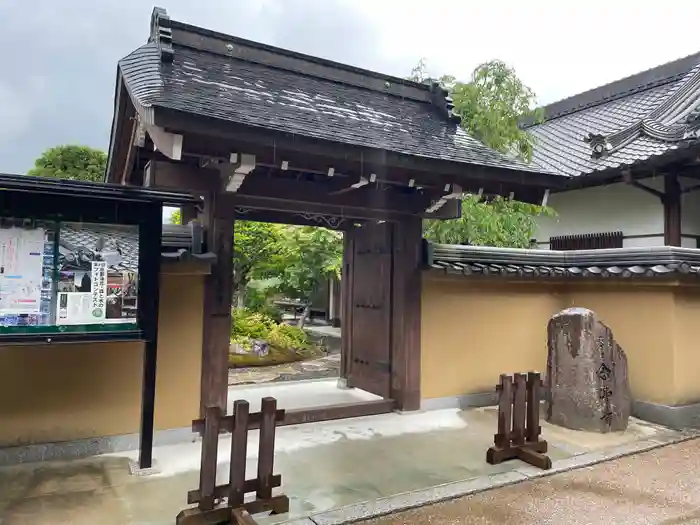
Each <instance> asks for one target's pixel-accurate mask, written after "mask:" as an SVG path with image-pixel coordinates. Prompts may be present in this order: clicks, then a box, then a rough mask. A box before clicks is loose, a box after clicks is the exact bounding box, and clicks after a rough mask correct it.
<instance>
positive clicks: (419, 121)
mask: <svg viewBox="0 0 700 525" xmlns="http://www.w3.org/2000/svg"><path fill="white" fill-rule="evenodd" d="M155 16H161V17H163V16H165V15H163V14H162V13H160V15H158V14H157V13H156V15H155ZM167 23H168V25H169V27H172V35H173V36H172V39H169V38H168V39H166V40H167V43H166V44H164V43H163V42H162V41H161V42H159V38H161V37H158V36H157V34H156V36H152V38H151V41H150V42H149V43H148V44H145V45H144V46H142V47H140V48H138V49H137V50H135V51H134V52H132V53H131V54H130V55H128V56H127V57H125V58H124V59H122V60H121V61H120V62H119V69H120V72H121V74H122V77H123V79H124V82H125V85H126V87H127V90H128V91H129V93H130V94H131V97H132V99H133V100H134V102H135V104H136V106H137V108H138V107H140V108H142V109H143V108H158V107H161V108H167V109H171V110H176V111H181V112H186V113H190V114H196V115H200V116H205V117H210V118H215V119H220V120H222V121H226V122H231V123H235V124H242V125H248V126H254V127H258V128H266V129H271V130H275V131H280V132H286V133H292V134H294V135H299V136H303V137H309V138H314V139H321V140H328V141H333V142H340V143H344V144H349V145H354V146H360V147H367V148H376V149H382V150H386V151H390V152H395V153H399V154H405V155H412V156H419V157H424V158H431V159H438V160H445V161H452V162H457V163H464V164H472V165H478V166H488V167H494V168H501V169H507V170H517V171H529V172H543V171H545V172H546V170H542V169H541V168H540V167H539V166H536V165H528V164H526V163H524V162H522V161H520V160H518V159H515V158H513V157H510V156H508V155H504V154H501V153H499V152H496V151H494V150H492V149H490V148H488V147H486V146H485V145H484V144H482V143H481V142H479V141H478V140H476V139H474V138H472V137H471V136H469V134H467V133H466V132H465V131H464V130H463V129H462V128H461V127H460V126H459V124H458V122H457V121H456V120H457V119H455V118H453V116H452V115H451V102H450V100H449V99H448V98H446V97H445V95H444V94H441V93H439V92H438V91H439V90H438V91H436V89H437V88H435V87H434V86H433V87H431V86H428V85H424V84H418V83H413V82H409V81H406V80H403V79H399V78H393V77H388V76H386V75H381V74H379V73H373V72H369V71H363V70H358V69H357V68H352V67H351V66H345V65H342V64H336V63H333V62H330V61H324V60H321V59H317V58H315V57H305V56H303V55H298V54H293V55H294V57H293V60H295V61H296V62H295V64H296V65H295V67H293V68H290V67H287V66H285V65H284V64H282V62H284V60H278V61H277V62H276V61H275V57H276V56H279V57H283V58H284V59H285V60H288V61H289V60H292V59H291V58H289V57H290V56H292V52H289V51H286V50H282V49H277V48H271V47H269V46H263V45H262V44H256V43H253V42H248V41H245V40H242V39H237V38H235V37H231V36H228V35H221V34H218V33H212V32H209V31H206V30H203V29H201V28H196V27H192V26H188V25H186V24H182V23H179V22H175V21H172V22H171V21H168V22H167ZM183 35H184V36H183ZM192 35H195V37H196V38H190V37H191V36H192ZM197 38H199V39H200V41H201V38H211V39H213V41H215V43H216V46H219V47H217V49H216V50H214V51H213V50H212V49H211V46H209V48H207V46H204V45H197V44H193V43H192V42H193V41H195V42H196V41H197ZM183 39H185V40H186V39H189V40H187V41H186V42H185V40H183ZM241 49H242V50H243V51H240V50H241ZM261 49H262V51H260V50H261ZM251 50H252V51H251ZM256 53H257V54H256ZM262 55H264V57H265V58H264V59H259V58H256V57H259V56H262ZM270 57H272V58H270ZM278 62H279V63H278ZM280 64H282V65H280ZM299 64H302V65H301V66H299ZM304 64H308V67H307V66H306V65H304ZM319 64H321V66H319ZM319 67H322V68H325V71H329V70H334V69H335V70H336V71H338V74H337V75H336V77H337V78H329V75H323V74H319V73H318V70H319ZM347 75H354V76H355V77H356V78H357V77H362V78H363V79H364V85H359V84H358V83H357V82H355V83H353V82H346V81H343V80H339V79H342V78H343V77H344V76H347ZM331 76H332V75H331ZM362 83H363V82H360V84H362Z"/></svg>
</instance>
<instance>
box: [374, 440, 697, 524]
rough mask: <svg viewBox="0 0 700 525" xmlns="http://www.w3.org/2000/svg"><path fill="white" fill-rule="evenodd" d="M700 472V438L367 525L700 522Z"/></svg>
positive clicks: (432, 506) (375, 521)
mask: <svg viewBox="0 0 700 525" xmlns="http://www.w3.org/2000/svg"><path fill="white" fill-rule="evenodd" d="M699 469H700V440H698V439H694V440H692V441H686V442H684V443H678V444H675V445H669V446H667V447H663V448H658V449H655V450H652V451H649V452H644V453H641V454H637V455H633V456H627V457H624V458H621V459H618V460H615V461H610V462H607V463H600V464H597V465H593V466H590V467H587V468H582V469H579V470H573V471H569V472H563V473H561V474H556V475H553V476H550V477H544V478H540V479H536V480H532V481H524V482H521V483H517V484H515V485H510V486H506V487H502V488H499V489H494V490H490V491H486V492H481V493H478V494H474V495H471V496H466V497H462V498H459V499H455V500H452V501H449V502H445V503H438V504H434V505H429V506H425V507H421V508H418V509H415V510H410V511H406V512H401V513H397V514H393V515H389V516H386V517H383V518H377V519H374V520H370V521H364V522H362V523H363V524H364V525H415V524H419V523H420V524H423V523H425V524H428V523H429V524H431V525H448V524H449V525H496V524H499V525H500V524H505V523H518V524H522V525H536V524H537V525H540V524H549V523H551V524H562V523H570V524H572V525H573V524H576V525H587V524H596V525H597V524H600V525H608V524H612V523H620V524H622V523H624V524H625V525H637V524H639V525H642V524H649V525H672V524H673V525H680V524H686V525H690V524H700V477H699V476H698V474H697V473H698V470H699Z"/></svg>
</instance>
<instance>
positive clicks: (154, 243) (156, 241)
mask: <svg viewBox="0 0 700 525" xmlns="http://www.w3.org/2000/svg"><path fill="white" fill-rule="evenodd" d="M145 213H146V217H144V222H143V223H141V224H140V225H139V271H140V275H139V288H138V297H137V305H138V316H139V317H138V319H139V323H140V327H141V330H143V334H144V338H145V340H146V342H145V344H144V349H143V370H142V373H143V376H142V380H141V425H140V432H139V461H138V468H139V469H149V468H151V467H152V466H153V437H154V434H155V409H156V407H155V403H156V369H157V364H158V310H159V298H160V257H161V254H160V252H161V248H160V245H161V237H162V231H161V230H162V222H163V209H162V207H161V206H150V207H149V208H148V210H147V211H145Z"/></svg>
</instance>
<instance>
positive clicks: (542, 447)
mask: <svg viewBox="0 0 700 525" xmlns="http://www.w3.org/2000/svg"><path fill="white" fill-rule="evenodd" d="M541 386H542V379H541V378H540V374H539V373H537V372H528V374H527V378H526V376H525V374H514V376H513V377H511V376H509V375H506V374H501V381H500V384H498V385H497V386H496V391H497V392H498V433H497V434H496V435H495V436H494V446H493V447H491V448H489V449H488V451H487V452H486V461H487V462H488V463H490V464H491V465H496V464H498V463H502V462H503V461H507V460H510V459H516V458H517V459H520V460H522V461H524V462H526V463H529V464H530V465H533V466H535V467H538V468H541V469H545V470H546V469H550V468H552V460H551V459H550V458H549V456H546V455H545V453H546V452H547V442H546V441H545V440H543V439H540V434H541V433H542V427H540V388H541Z"/></svg>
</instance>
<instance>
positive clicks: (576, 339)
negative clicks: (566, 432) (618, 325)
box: [545, 308, 632, 433]
mask: <svg viewBox="0 0 700 525" xmlns="http://www.w3.org/2000/svg"><path fill="white" fill-rule="evenodd" d="M545 400H546V405H547V411H546V420H547V421H548V422H549V423H553V424H555V425H559V426H562V427H566V428H571V429H574V430H586V431H589V432H600V433H606V432H617V431H622V430H625V429H626V428H627V421H628V419H629V416H630V411H631V408H632V407H631V405H632V401H631V396H630V389H629V379H628V377H627V356H626V355H625V352H624V351H623V350H622V348H620V345H618V344H617V342H616V341H615V339H614V337H613V333H612V330H610V328H608V327H607V326H606V325H605V324H604V323H603V322H602V321H601V320H600V319H598V316H597V315H596V314H595V312H592V311H591V310H588V309H586V308H568V309H566V310H563V311H561V312H559V313H558V314H556V315H554V316H553V317H552V318H551V319H550V320H549V324H548V325H547V378H546V387H545Z"/></svg>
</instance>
